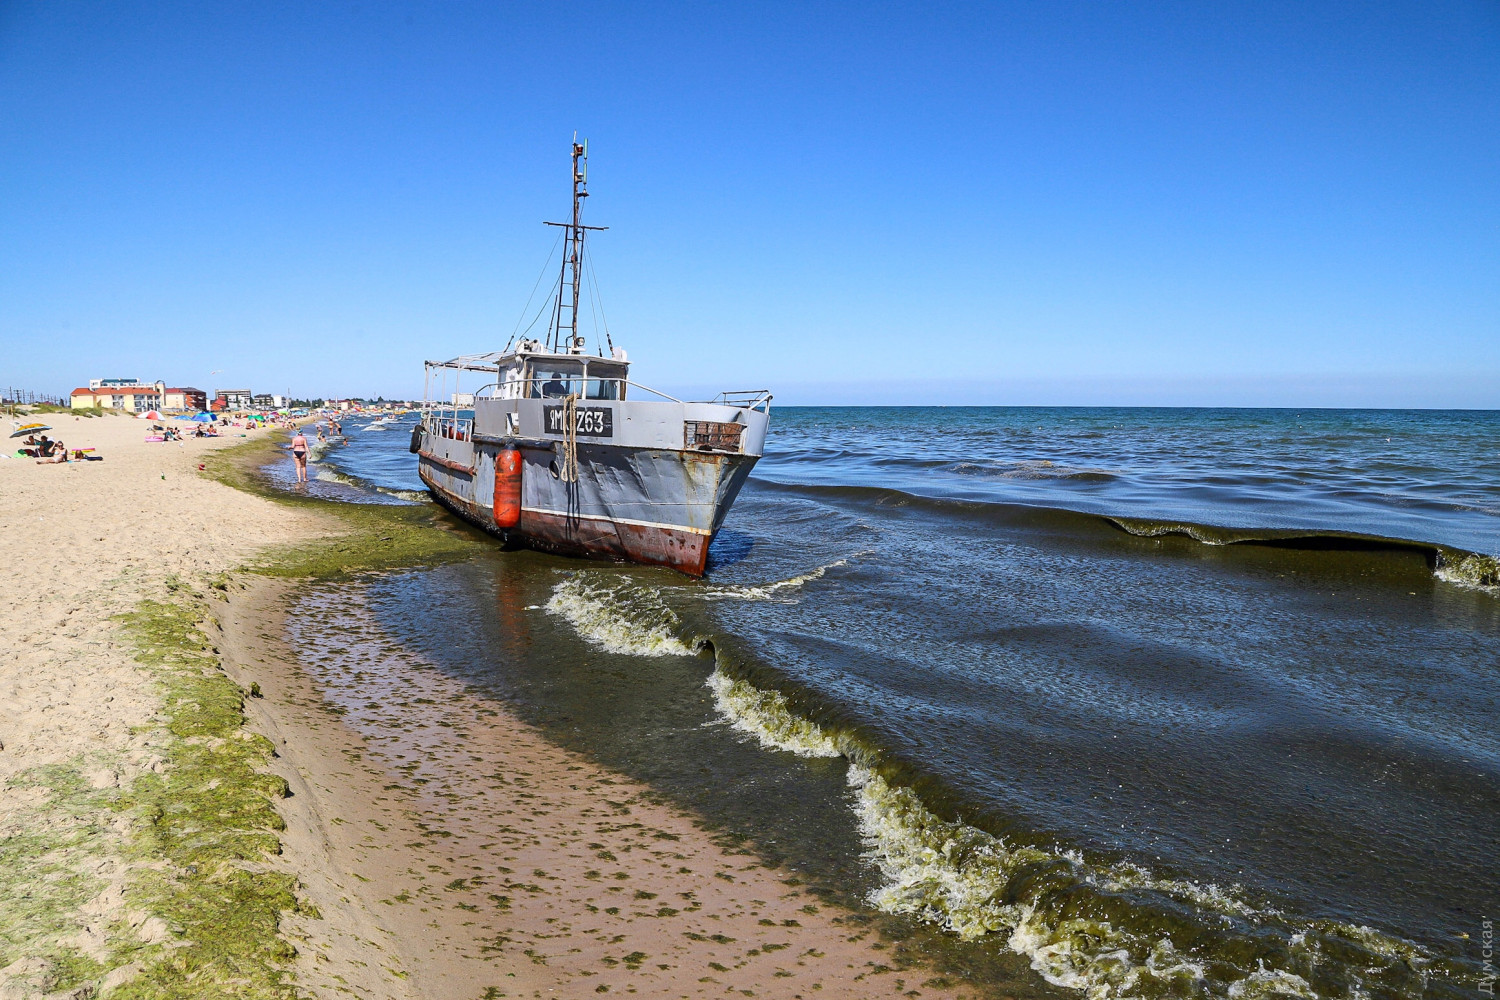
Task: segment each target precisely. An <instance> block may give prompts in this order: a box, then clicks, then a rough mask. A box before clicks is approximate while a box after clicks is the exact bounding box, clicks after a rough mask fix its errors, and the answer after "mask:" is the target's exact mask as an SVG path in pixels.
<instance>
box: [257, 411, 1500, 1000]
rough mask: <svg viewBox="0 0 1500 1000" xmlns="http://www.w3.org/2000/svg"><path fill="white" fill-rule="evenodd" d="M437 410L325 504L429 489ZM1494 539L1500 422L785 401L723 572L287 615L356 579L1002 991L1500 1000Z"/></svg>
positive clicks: (526, 562)
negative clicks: (1022, 982) (411, 443)
mask: <svg viewBox="0 0 1500 1000" xmlns="http://www.w3.org/2000/svg"><path fill="white" fill-rule="evenodd" d="M414 420H415V418H414V417H405V418H401V419H398V420H394V421H383V422H381V423H379V424H376V425H374V426H370V424H369V422H368V421H367V419H366V418H351V419H350V420H349V421H347V422H346V424H345V428H344V429H345V431H346V435H345V436H344V437H342V438H340V439H337V440H335V441H333V442H330V443H328V444H325V445H320V446H319V447H318V448H317V449H315V453H314V458H315V464H314V470H315V473H316V478H315V482H314V483H313V484H312V485H311V486H309V487H307V489H309V490H311V491H312V492H315V493H317V494H318V495H322V496H326V497H328V498H329V499H330V500H335V501H346V502H383V503H420V502H430V501H428V500H426V499H425V495H424V492H423V488H422V484H421V482H420V481H419V480H418V478H417V476H416V468H415V462H414V459H413V456H411V455H410V454H409V453H408V451H407V444H408V440H409V432H410V429H411V426H412V424H413V422H414ZM285 464H287V465H289V463H285ZM278 468H279V467H278ZM276 474H277V475H278V476H281V478H282V481H285V480H286V479H287V478H288V477H286V475H285V472H284V471H281V472H277V473H276ZM287 486H288V488H295V487H294V486H292V485H291V484H287ZM1497 557H1500V413H1497V412H1491V411H1430V410H1426V411H1410V410H1400V411H1397V410H1290V409H1179V408H1171V409H1149V408H1119V409H1115V408H1032V407H974V408H968V407H941V408H923V407H847V408H845V407H840V408H813V407H809V408H782V409H778V410H776V411H775V412H774V413H773V415H772V421H771V433H770V436H769V439H768V441H767V452H766V455H765V457H764V458H763V459H762V460H761V461H760V463H759V464H758V465H757V467H756V469H755V471H754V473H753V475H752V477H751V479H750V481H749V482H748V484H747V485H746V487H745V489H744V491H743V492H742V494H741V495H740V497H739V499H738V501H737V502H736V504H735V506H734V508H733V510H732V511H731V512H730V514H729V517H728V519H727V521H726V522H725V526H724V528H723V530H722V532H721V533H720V534H719V536H718V537H717V539H716V540H715V542H714V545H713V548H712V550H711V558H710V563H709V571H708V573H707V576H706V577H705V578H704V579H702V580H692V579H688V578H687V577H684V576H680V575H678V574H675V573H672V572H670V571H667V570H662V569H652V568H642V567H633V566H622V565H614V564H609V563H600V562H587V561H580V560H570V559H563V558H558V557H552V556H546V555H541V554H538V553H533V552H527V551H505V550H502V549H501V548H500V547H499V546H498V545H497V546H494V547H492V548H485V549H484V550H483V554H482V555H480V556H477V557H476V558H475V559H473V560H471V561H469V562H465V563H461V564H456V565H447V566H443V567H439V568H435V569H421V570H412V571H406V572H397V573H390V574H384V575H381V576H379V577H376V578H373V579H369V580H364V581H360V582H359V583H358V584H357V585H356V584H330V585H325V586H324V587H323V588H322V590H321V591H319V592H318V593H310V594H309V595H308V597H307V598H306V600H305V602H304V605H303V606H302V607H301V608H300V609H299V612H298V613H297V614H296V615H294V616H293V624H292V625H291V628H292V629H293V630H294V631H295V632H296V636H295V637H296V638H297V639H298V640H299V641H300V642H303V643H307V644H312V645H316V644H318V643H320V642H323V643H331V642H335V641H337V639H336V637H337V635H338V634H339V623H338V622H337V621H336V616H337V614H338V609H339V608H340V607H347V601H348V600H358V601H360V602H361V603H362V605H364V606H365V607H366V608H367V609H368V610H369V612H370V613H371V615H373V616H374V618H375V619H377V620H378V621H379V622H380V625H381V627H382V628H383V630H384V633H385V634H386V635H387V636H390V637H392V638H393V639H394V640H395V641H397V642H399V643H400V644H401V645H402V646H403V647H405V648H406V649H407V650H409V651H411V652H413V653H415V654H416V655H419V656H420V657H422V658H423V659H424V660H425V661H426V662H427V663H429V664H431V666H432V669H434V670H439V671H442V672H443V673H445V674H447V675H450V676H453V677H457V678H460V679H461V680H463V681H464V682H465V683H466V684H468V685H469V686H470V689H471V690H474V691H477V692H480V693H481V695H482V696H484V697H490V698H494V699H495V700H496V701H499V702H503V703H504V704H505V705H506V706H508V707H509V708H510V710H512V711H514V712H517V713H518V714H520V715H521V716H522V717H523V718H526V719H527V720H529V721H531V722H532V723H534V724H535V725H537V726H538V727H539V728H540V729H541V730H542V731H543V732H544V733H546V734H547V735H548V736H549V737H551V738H553V739H555V740H557V741H559V742H561V743H563V744H565V745H567V746H569V747H572V748H575V749H577V750H579V751H581V752H583V753H586V754H588V755H590V756H592V757H593V758H595V759H596V760H598V761H600V762H601V763H603V764H605V765H607V766H610V767H612V768H615V769H617V770H619V771H622V772H624V773H626V774H629V775H631V776H632V777H635V778H638V779H640V780H642V781H645V782H647V783H648V784H650V785H651V786H652V787H653V788H655V789H656V790H657V791H658V792H659V793H660V794H661V795H662V796H663V797H665V798H666V799H668V800H670V801H673V802H676V803H678V804H680V805H681V806H682V807H684V808H687V809H690V810H692V811H693V812H695V813H696V814H697V815H699V816H701V817H703V818H704V822H705V823H706V824H708V825H709V827H710V828H711V829H714V830H716V831H718V832H719V833H720V834H721V835H723V836H724V837H726V838H728V839H729V840H730V841H732V842H734V843H739V844H743V845H746V849H748V850H753V851H755V852H757V853H759V854H760V855H761V856H762V857H764V858H766V859H768V860H769V861H771V862H772V863H775V864H778V865H780V866H782V867H783V868H784V869H785V870H786V871H787V872H789V873H791V875H792V876H794V877H796V878H797V879H799V880H803V881H806V882H808V883H810V884H812V885H814V886H816V887H819V888H820V890H821V891H824V892H826V893H827V894H829V895H830V896H832V897H836V898H838V899H839V900H840V901H842V902H844V903H845V904H846V905H849V906H851V907H854V908H856V909H857V910H862V911H866V912H869V913H871V914H874V915H878V916H879V918H880V919H884V920H887V921H888V922H889V926H891V927H893V928H896V930H894V931H893V933H895V934H897V935H898V936H899V935H901V934H907V935H911V936H914V937H915V938H922V939H923V940H926V941H927V942H928V945H927V947H929V950H930V951H931V952H932V954H934V955H935V956H937V959H936V960H938V961H939V963H940V964H942V965H944V967H945V968H950V969H960V970H962V971H963V972H964V974H965V975H966V976H968V977H969V978H970V979H971V980H972V981H975V982H978V983H980V984H982V983H983V982H984V980H985V979H986V977H991V978H994V979H996V981H999V980H1001V979H1005V978H1006V977H1010V979H1009V980H1008V981H1012V982H1013V981H1014V979H1015V977H1016V976H1018V975H1020V976H1024V977H1029V978H1030V980H1031V981H1033V982H1035V983H1036V984H1038V988H1040V989H1043V990H1044V991H1050V993H1049V994H1048V995H1051V996H1079V995H1086V996H1088V997H1090V998H1093V1000H1103V998H1109V997H1120V998H1133V997H1153V998H1154V997H1205V998H1209V997H1213V998H1220V997H1222V998H1256V997H1305V998H1313V997H1350V998H1387V997H1389V998H1397V997H1402V998H1414V997H1433V998H1438V997H1443V998H1447V997H1453V998H1458V997H1477V996H1479V995H1481V994H1484V993H1486V992H1487V991H1488V995H1493V988H1494V985H1495V978H1494V975H1495V974H1494V971H1493V951H1492V948H1493V929H1492V921H1493V920H1494V919H1495V918H1496V917H1500V558H1497ZM330 587H332V588H338V587H348V588H350V589H349V592H348V594H346V595H343V596H342V597H337V595H335V596H336V597H337V599H332V600H331V599H329V594H328V593H327V592H326V591H327V590H328V588H330ZM315 589H316V588H315ZM924 935H925V937H924ZM1487 942H1488V943H1487ZM1486 947H1489V948H1491V951H1490V952H1488V953H1486V952H1485V948H1486ZM1487 962H1488V963H1490V964H1486V963H1487ZM1007 990H1008V991H1009V992H1010V993H1012V994H1013V993H1014V992H1015V991H1014V989H1013V988H1012V987H1007Z"/></svg>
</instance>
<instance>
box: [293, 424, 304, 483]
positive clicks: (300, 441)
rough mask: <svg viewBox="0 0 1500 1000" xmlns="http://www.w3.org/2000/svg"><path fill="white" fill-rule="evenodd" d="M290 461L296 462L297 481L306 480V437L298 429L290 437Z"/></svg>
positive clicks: (302, 481)
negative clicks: (295, 434) (292, 436)
mask: <svg viewBox="0 0 1500 1000" xmlns="http://www.w3.org/2000/svg"><path fill="white" fill-rule="evenodd" d="M292 461H293V462H295V463H297V482H299V483H305V482H307V438H306V437H304V436H303V434H302V431H300V430H299V431H297V436H296V437H294V438H292Z"/></svg>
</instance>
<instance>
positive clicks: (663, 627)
mask: <svg viewBox="0 0 1500 1000" xmlns="http://www.w3.org/2000/svg"><path fill="white" fill-rule="evenodd" d="M543 607H544V608H545V609H546V610H547V611H548V612H550V613H552V614H554V615H557V616H558V617H560V618H562V619H564V620H566V621H567V622H568V624H569V625H571V626H573V630H574V631H575V632H577V633H578V634H579V636H581V637H582V638H583V639H584V640H585V641H586V642H588V643H590V644H591V645H594V646H597V647H599V648H600V649H603V650H605V651H606V652H610V653H625V654H630V655H634V656H692V655H693V654H694V653H695V652H696V649H695V647H694V646H693V645H690V644H688V643H686V642H683V641H682V640H681V639H680V638H678V637H677V635H676V632H675V628H676V627H677V626H678V625H680V621H679V619H678V618H677V616H676V615H675V614H674V613H673V612H672V610H671V609H670V608H668V607H667V606H666V605H665V604H663V603H662V601H661V596H660V594H658V593H657V592H656V591H655V590H652V589H651V588H649V587H641V586H637V585H635V584H633V583H631V582H629V581H628V580H624V579H619V578H610V577H608V576H607V575H606V574H603V573H593V572H588V571H582V572H578V573H575V574H574V575H573V576H570V577H568V578H567V579H565V580H563V581H562V582H561V583H559V584H558V585H557V586H556V587H554V588H553V590H552V597H551V598H550V599H549V600H548V601H547V603H546V604H545V605H543Z"/></svg>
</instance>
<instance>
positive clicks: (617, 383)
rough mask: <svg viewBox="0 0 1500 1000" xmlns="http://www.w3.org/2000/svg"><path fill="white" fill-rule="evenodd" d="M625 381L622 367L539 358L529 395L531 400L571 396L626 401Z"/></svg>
mask: <svg viewBox="0 0 1500 1000" xmlns="http://www.w3.org/2000/svg"><path fill="white" fill-rule="evenodd" d="M624 380H625V366H624V365H621V364H617V363H608V362H606V363H603V364H600V363H596V362H592V361H586V362H582V363H580V362H576V361H553V360H548V359H546V358H537V359H535V360H533V361H532V362H531V375H530V378H529V380H528V382H527V392H526V395H527V397H529V398H531V399H562V398H563V397H565V396H567V395H569V394H573V395H577V396H579V397H580V398H582V399H624V398H625V383H624Z"/></svg>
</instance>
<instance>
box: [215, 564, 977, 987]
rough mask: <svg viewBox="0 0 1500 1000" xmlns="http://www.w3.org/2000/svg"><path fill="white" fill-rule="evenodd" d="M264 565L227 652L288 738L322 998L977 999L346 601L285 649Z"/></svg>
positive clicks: (227, 640) (259, 709) (283, 602)
mask: <svg viewBox="0 0 1500 1000" xmlns="http://www.w3.org/2000/svg"><path fill="white" fill-rule="evenodd" d="M289 596H290V595H289V592H288V589H287V588H286V587H284V586H281V585H278V584H276V583H273V582H270V581H258V582H255V583H254V584H253V585H251V586H250V587H249V589H247V590H246V591H244V592H242V593H239V594H237V595H236V596H235V597H234V598H233V599H232V600H231V602H230V605H229V607H228V609H227V611H226V612H225V615H224V617H223V619H222V622H223V628H224V645H223V648H224V650H225V651H226V653H227V654H228V657H229V662H230V663H231V672H232V673H234V674H238V675H239V677H238V679H239V680H240V682H241V683H242V684H243V685H246V686H248V684H249V683H251V681H254V682H255V683H258V684H259V685H260V687H261V689H262V690H263V691H264V692H265V698H264V699H262V700H259V701H256V702H253V706H254V707H253V711H254V713H255V714H256V716H257V717H258V718H259V720H260V725H261V727H262V728H263V731H265V732H266V733H268V734H269V735H271V736H272V738H273V740H274V742H275V743H276V745H277V748H278V751H279V752H280V753H281V755H282V757H281V761H280V763H281V764H282V765H283V767H282V770H281V772H280V773H282V775H283V776H284V777H286V778H287V780H288V781H289V783H290V784H291V786H292V789H293V793H294V794H293V795H292V797H291V798H290V799H288V800H286V803H285V806H284V808H283V811H284V813H285V814H286V816H287V820H288V829H287V832H286V834H285V837H284V840H285V852H286V853H285V860H286V862H287V863H288V864H289V865H291V866H292V867H293V868H294V869H295V870H297V871H298V872H299V873H300V874H301V876H302V878H303V881H304V883H305V884H306V886H307V891H308V894H309V896H310V897H311V898H312V900H313V901H314V902H315V904H316V905H317V907H318V909H319V910H320V911H321V912H322V916H323V919H322V920H306V919H299V920H298V921H297V922H296V925H295V926H294V927H293V928H291V931H290V932H291V934H292V936H293V938H294V940H296V942H297V946H298V948H299V950H300V951H301V952H302V958H301V959H300V962H301V968H300V971H299V975H300V978H302V979H303V980H304V981H306V982H308V983H309V984H311V985H313V986H314V987H315V988H317V990H318V992H319V993H320V994H321V995H332V994H333V993H334V992H337V991H339V990H341V989H348V990H352V991H353V992H354V993H355V994H356V995H360V996H387V997H402V998H404V997H479V996H525V997H545V996H549V995H555V996H579V995H582V994H584V993H599V994H603V993H608V992H623V993H635V994H638V995H644V996H661V997H700V996H701V997H708V996H723V995H726V994H741V995H746V996H769V997H792V998H796V997H807V996H813V995H816V996H819V997H870V996H883V995H901V994H906V995H920V996H929V997H945V996H962V995H965V993H968V994H970V995H972V994H973V992H974V991H973V990H965V989H962V988H960V989H956V990H955V989H954V988H952V987H949V986H947V984H945V983H943V982H942V981H941V980H939V979H937V978H935V976H934V974H933V973H932V972H931V971H924V970H922V969H920V968H914V969H906V970H900V969H898V968H896V966H897V965H898V961H897V960H896V959H894V958H893V955H892V949H891V947H890V946H889V945H888V943H886V942H884V941H881V940H879V938H878V937H877V936H876V935H874V934H873V933H871V932H870V930H869V929H868V928H867V927H865V926H864V924H865V920H864V919H863V918H862V917H860V916H858V915H855V914H851V913H849V912H847V911H844V910H842V909H840V908H837V907H830V906H827V905H825V904H824V903H823V902H821V901H820V900H819V899H817V898H816V897H814V896H813V895H811V894H810V893H808V892H806V891H805V890H804V889H803V888H801V887H799V886H798V885H795V884H793V882H792V881H790V880H788V879H786V878H785V877H784V876H782V875H780V874H778V873H777V872H775V871H772V870H768V869H767V868H765V867H763V866H762V865H761V864H760V863H759V862H758V860H757V859H756V858H755V857H754V856H753V855H751V854H749V853H748V852H736V851H732V850H729V849H726V848H724V847H722V846H720V845H719V844H717V843H715V841H714V839H713V838H712V836H711V835H710V834H708V833H706V832H705V831H704V830H702V829H701V828H700V826H699V825H698V824H697V823H696V822H695V821H694V820H693V818H692V817H690V816H687V815H685V814H683V813H681V812H680V811H677V810H675V809H673V808H671V807H669V806H667V805H665V804H662V803H660V802H659V801H656V800H654V798H653V797H652V795H651V794H650V792H649V790H648V789H647V788H646V787H645V786H643V785H641V784H639V783H637V782H634V781H631V780H629V779H627V778H624V777H622V776H619V775H616V774H612V773H610V772H609V771H607V770H605V769H603V768H601V767H599V766H598V765H596V764H593V763H592V762H590V761H588V760H587V759H586V758H583V757H581V756H579V755H577V754H574V753H572V752H570V751H567V750H565V749H562V748H559V747H558V746H556V745H554V744H552V743H550V742H548V741H547V740H545V739H543V738H542V737H541V736H540V735H539V734H537V733H536V732H535V731H534V730H533V729H532V728H531V727H529V726H527V725H525V724H524V723H521V722H520V721H518V720H516V719H515V718H513V717H511V716H510V715H509V714H507V713H506V712H505V711H504V710H503V708H501V707H499V706H497V705H496V704H495V703H494V702H490V701H486V700H483V699H480V698H478V697H475V696H473V695H471V694H469V693H468V692H466V691H465V690H464V688H463V686H462V685H461V684H459V683H457V682H455V681H453V680H452V679H451V678H448V677H446V676H444V675H443V674H441V673H439V672H438V671H437V670H435V669H432V668H430V667H428V666H426V665H425V664H423V663H421V662H420V661H419V660H417V659H416V658H415V657H413V656H412V655H410V654H408V653H406V652H404V651H402V650H401V649H400V648H399V647H398V646H396V645H395V644H394V643H392V642H391V641H389V639H388V637H386V636H384V635H383V633H382V632H381V631H380V629H379V626H378V625H376V624H375V623H374V622H373V621H371V620H369V619H368V618H367V617H365V616H364V615H362V614H361V613H360V612H359V611H358V609H355V608H351V609H349V633H348V637H349V642H348V645H347V646H345V647H342V648H339V649H319V650H304V651H301V653H300V659H299V654H298V653H297V652H295V651H292V650H289V649H288V648H287V646H286V642H285V639H284V630H283V629H282V628H280V627H278V621H277V619H278V617H279V616H281V615H284V614H286V609H287V608H288V606H289V603H290V602H289Z"/></svg>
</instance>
